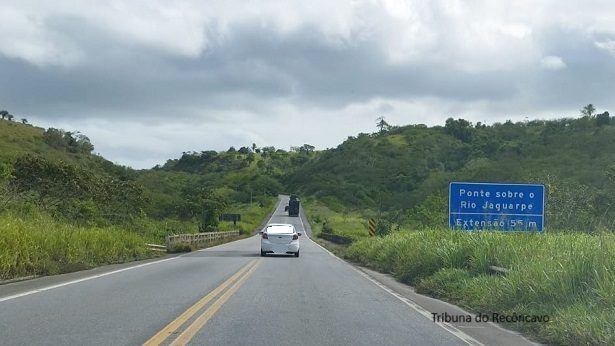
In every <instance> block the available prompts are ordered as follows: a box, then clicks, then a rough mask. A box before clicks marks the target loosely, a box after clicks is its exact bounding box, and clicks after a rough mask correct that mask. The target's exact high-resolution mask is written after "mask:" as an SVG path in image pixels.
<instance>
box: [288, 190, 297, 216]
mask: <svg viewBox="0 0 615 346" xmlns="http://www.w3.org/2000/svg"><path fill="white" fill-rule="evenodd" d="M288 216H299V198H297V195H290V200H289V201H288Z"/></svg>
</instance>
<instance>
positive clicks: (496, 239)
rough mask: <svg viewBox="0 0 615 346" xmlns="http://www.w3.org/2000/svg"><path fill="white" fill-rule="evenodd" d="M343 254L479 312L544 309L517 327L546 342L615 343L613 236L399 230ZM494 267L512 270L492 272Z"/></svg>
mask: <svg viewBox="0 0 615 346" xmlns="http://www.w3.org/2000/svg"><path fill="white" fill-rule="evenodd" d="M345 256H346V257H347V258H349V259H351V260H353V261H356V262H358V263H360V264H362V265H367V266H370V267H373V268H375V269H377V270H380V271H383V272H387V273H392V274H393V275H394V276H395V277H396V278H397V279H399V280H400V281H402V282H405V283H408V284H411V285H415V286H416V287H417V289H418V290H419V292H424V293H428V294H431V295H433V296H435V297H439V298H444V299H446V300H449V301H451V302H454V303H456V304H459V305H461V306H464V307H466V308H468V309H470V310H471V311H473V312H476V313H478V312H481V313H487V314H488V315H489V316H492V313H494V312H495V313H498V314H500V315H509V316H510V315H512V314H513V313H515V314H518V315H537V316H544V315H547V316H549V321H548V322H519V323H515V324H514V325H512V327H514V328H517V329H521V330H525V331H530V332H532V333H533V334H534V335H537V336H539V337H540V339H541V340H543V341H545V342H549V343H554V344H560V345H607V344H608V345H610V344H613V343H615V328H614V327H613V324H612V321H613V319H614V318H615V309H614V307H615V272H614V271H613V269H614V268H615V236H614V235H613V234H600V235H590V234H583V233H554V234H544V235H537V234H505V233H496V232H484V233H467V232H451V231H448V230H424V231H416V232H396V233H393V234H390V235H388V236H386V237H376V238H371V239H364V240H361V241H359V242H355V243H353V244H352V245H351V246H350V248H348V250H347V251H346V252H345ZM492 265H494V266H500V267H504V268H508V269H509V272H508V274H507V275H506V276H500V275H493V274H492V273H490V271H489V266H492Z"/></svg>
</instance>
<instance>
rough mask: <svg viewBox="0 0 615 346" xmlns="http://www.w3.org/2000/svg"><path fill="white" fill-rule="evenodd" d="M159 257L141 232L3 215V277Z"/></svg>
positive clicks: (0, 228)
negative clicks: (149, 247)
mask: <svg viewBox="0 0 615 346" xmlns="http://www.w3.org/2000/svg"><path fill="white" fill-rule="evenodd" d="M154 256H156V254H155V253H153V252H151V251H149V250H148V249H147V248H146V247H145V241H143V238H142V237H141V236H139V235H137V234H134V233H131V232H128V231H125V230H122V229H118V228H114V227H105V228H90V227H88V228H85V227H78V226H73V225H69V224H65V223H60V222H57V221H55V220H53V219H51V218H49V217H44V216H38V217H36V218H30V219H28V220H27V221H26V220H24V219H23V218H19V217H17V216H14V215H11V214H3V215H1V216H0V280H5V279H11V278H15V277H22V276H30V275H53V274H60V273H66V272H71V271H76V270H83V269H87V268H91V267H94V266H99V265H103V264H111V263H120V262H128V261H134V260H139V259H145V258H149V257H154Z"/></svg>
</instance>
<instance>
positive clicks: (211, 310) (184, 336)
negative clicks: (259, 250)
mask: <svg viewBox="0 0 615 346" xmlns="http://www.w3.org/2000/svg"><path fill="white" fill-rule="evenodd" d="M259 264H260V259H259V260H258V262H257V263H256V264H255V265H254V266H252V268H250V270H249V271H248V272H247V273H246V275H244V276H242V277H241V279H239V280H238V281H237V282H236V283H235V284H234V285H233V286H232V287H231V288H229V289H228V291H226V292H224V294H223V295H222V296H221V297H220V298H218V300H216V301H215V302H214V303H213V304H211V306H210V307H208V308H207V309H206V310H205V311H204V312H203V314H201V316H199V317H197V318H196V320H194V322H192V324H191V325H190V326H188V328H186V330H184V332H183V333H181V334H180V335H179V336H178V337H177V339H175V341H173V343H171V346H178V345H186V344H188V342H190V340H192V338H193V337H194V336H195V335H196V333H197V332H198V331H199V330H201V328H203V326H204V325H205V324H206V323H207V322H208V321H209V320H210V319H211V318H212V317H213V315H214V314H215V313H216V312H217V311H218V310H219V309H220V308H221V307H222V305H224V303H226V301H227V300H229V298H230V297H231V296H232V295H233V294H234V293H235V292H236V291H237V290H238V289H239V288H240V287H241V286H242V285H243V283H244V282H245V281H246V280H247V279H248V277H249V276H250V275H251V274H252V273H253V272H254V270H256V267H258V265H259Z"/></svg>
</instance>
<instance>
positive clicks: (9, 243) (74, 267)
mask: <svg viewBox="0 0 615 346" xmlns="http://www.w3.org/2000/svg"><path fill="white" fill-rule="evenodd" d="M275 201H276V199H275V198H272V199H271V201H270V202H269V203H268V204H267V205H263V206H262V207H261V206H259V205H258V204H256V203H255V204H252V205H235V206H232V207H230V208H229V211H228V212H229V213H230V212H233V213H235V212H236V213H241V214H242V221H241V222H238V223H237V226H233V223H232V222H230V223H222V222H221V223H220V227H219V230H220V231H230V230H239V231H240V234H241V235H240V238H241V237H247V236H248V235H250V233H251V231H252V230H254V229H256V228H257V227H258V226H259V225H260V223H261V222H262V220H263V219H264V218H265V217H266V216H267V215H268V213H269V212H270V210H271V208H272V207H273V205H274V203H275ZM196 232H197V227H196V224H195V223H193V222H180V221H176V220H163V221H154V220H149V219H144V220H141V221H136V223H135V224H134V225H133V226H132V227H131V230H126V229H124V228H120V227H90V226H76V225H71V224H69V223H66V222H61V221H58V220H55V219H53V218H51V217H49V216H46V215H44V214H42V213H34V212H32V213H29V214H28V215H27V216H24V215H21V216H18V215H16V214H11V213H2V214H0V281H2V280H7V279H12V278H17V277H25V276H33V275H36V276H41V275H54V274H61V273H67V272H72V271H78V270H84V269H88V268H93V267H96V266H100V265H105V264H112V263H122V262H129V261H135V260H141V259H147V258H152V257H157V256H160V255H161V253H160V252H156V251H151V250H149V249H148V248H147V247H146V245H145V244H146V243H157V244H163V243H164V237H165V236H166V235H167V234H171V233H172V234H181V233H196ZM236 239H237V238H228V239H224V240H221V241H217V242H212V243H210V244H207V246H208V247H209V246H215V245H219V244H222V243H224V242H229V241H233V240H236Z"/></svg>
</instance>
